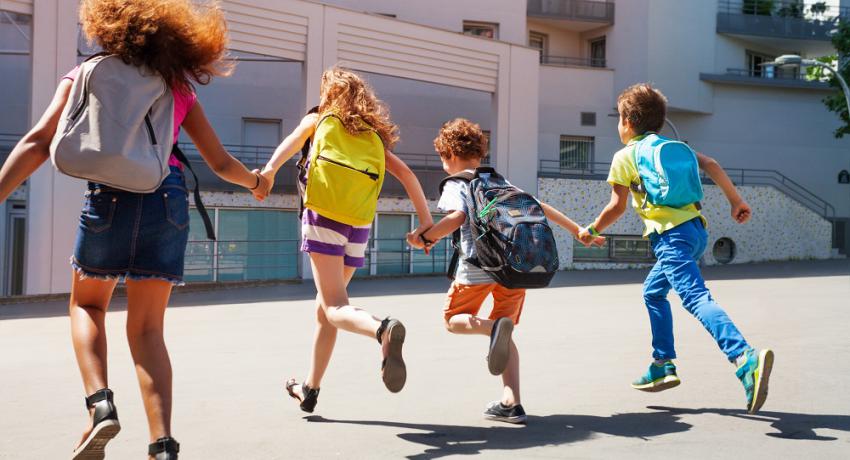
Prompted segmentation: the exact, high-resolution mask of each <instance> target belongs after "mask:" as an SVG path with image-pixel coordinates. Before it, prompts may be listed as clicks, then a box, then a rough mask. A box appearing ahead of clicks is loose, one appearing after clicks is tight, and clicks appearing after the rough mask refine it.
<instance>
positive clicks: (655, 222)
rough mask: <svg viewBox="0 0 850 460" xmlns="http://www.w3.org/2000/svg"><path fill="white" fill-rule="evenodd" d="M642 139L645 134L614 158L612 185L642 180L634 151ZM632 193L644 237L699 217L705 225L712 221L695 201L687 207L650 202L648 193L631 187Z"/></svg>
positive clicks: (609, 181)
mask: <svg viewBox="0 0 850 460" xmlns="http://www.w3.org/2000/svg"><path fill="white" fill-rule="evenodd" d="M641 139H643V136H638V137H635V138H634V139H632V140H631V141H629V143H628V145H626V146H625V147H623V148H622V149H620V150H619V151H618V152H617V153H615V154H614V159H613V160H612V161H611V171H609V172H608V183H609V184H611V185H622V186H623V187H629V189H631V184H637V183H639V182H640V176H639V175H638V171H637V165H636V164H635V158H634V155H633V154H632V150H634V148H635V143H637V142H638V141H639V140H641ZM631 192H632V206H634V208H635V211H637V214H638V216H640V218H641V220H643V223H644V225H645V226H646V230H644V232H643V236H647V235H649V234H651V233H658V234H661V233H664V232H666V231H667V230H670V229H671V228H673V227H676V226H677V225H680V224H683V223H685V222H687V221H689V220H691V219H693V218H695V217H699V218H700V219H702V222H703V224H704V225H707V224H708V222H707V221H706V220H705V217H703V216H702V214H701V213H700V212H699V209H697V207H696V205H695V204H689V205H687V206H685V207H683V208H671V207H668V206H656V205H654V204H652V203H650V202H648V201H646V202H645V194H643V193H638V192H636V191H634V190H631ZM644 202H645V203H644Z"/></svg>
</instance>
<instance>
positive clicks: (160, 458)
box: [148, 436, 180, 460]
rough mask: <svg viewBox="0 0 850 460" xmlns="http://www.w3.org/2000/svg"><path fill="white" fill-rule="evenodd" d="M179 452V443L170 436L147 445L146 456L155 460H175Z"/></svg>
mask: <svg viewBox="0 0 850 460" xmlns="http://www.w3.org/2000/svg"><path fill="white" fill-rule="evenodd" d="M178 452H180V443H179V442H177V440H176V439H174V438H172V437H171V436H166V437H164V438H159V439H157V440H156V442H154V443H151V444H148V455H150V456H151V457H153V458H154V459H155V460H177V453H178Z"/></svg>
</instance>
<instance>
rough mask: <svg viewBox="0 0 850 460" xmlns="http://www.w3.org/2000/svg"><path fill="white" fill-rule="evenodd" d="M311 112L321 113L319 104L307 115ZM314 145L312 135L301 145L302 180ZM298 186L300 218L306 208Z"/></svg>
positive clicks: (300, 176) (299, 175)
mask: <svg viewBox="0 0 850 460" xmlns="http://www.w3.org/2000/svg"><path fill="white" fill-rule="evenodd" d="M311 113H319V106H318V105H317V106H315V107H313V108H312V109H310V110H308V111H307V115H310V114H311ZM312 146H313V138H312V137H310V138H308V139H307V141H305V142H304V145H302V146H301V158H299V159H298V163H296V164H295V166H296V167H297V168H298V180H299V181H300V180H301V178H302V177H304V178H305V180H306V178H307V160H309V157H310V147H312ZM297 188H298V192H299V197H298V201H299V207H298V218H299V219H300V218H301V216H303V215H304V209H305V208H304V196H303V194H302V193H301V186H300V185H299V186H298V187H297Z"/></svg>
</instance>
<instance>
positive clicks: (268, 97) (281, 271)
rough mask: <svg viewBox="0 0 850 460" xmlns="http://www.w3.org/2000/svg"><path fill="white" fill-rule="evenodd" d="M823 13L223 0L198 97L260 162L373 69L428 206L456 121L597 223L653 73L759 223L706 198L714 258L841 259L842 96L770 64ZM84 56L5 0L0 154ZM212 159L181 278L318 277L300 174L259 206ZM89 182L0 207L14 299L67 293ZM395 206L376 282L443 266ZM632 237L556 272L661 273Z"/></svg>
mask: <svg viewBox="0 0 850 460" xmlns="http://www.w3.org/2000/svg"><path fill="white" fill-rule="evenodd" d="M811 3H814V2H808V1H807V2H806V4H802V6H798V5H797V3H796V2H794V1H791V0H774V1H771V2H767V1H766V0H758V1H756V0H743V1H740V0H739V1H735V0H729V1H727V0H700V1H681V0H618V1H613V2H611V1H609V2H602V1H586V0H528V1H527V2H526V1H524V0H463V1H452V2H450V1H447V0H432V1H430V2H396V1H389V0H357V1H355V0H326V1H324V2H321V3H319V2H305V1H299V0H240V1H239V2H229V1H223V2H222V4H223V6H224V8H225V9H226V10H227V12H228V21H229V27H230V31H231V49H232V51H233V52H232V54H233V55H234V57H235V58H237V59H238V60H239V62H238V65H237V68H236V72H235V73H234V75H233V76H232V77H230V78H226V79H218V80H215V81H214V82H213V84H211V85H210V86H208V87H201V88H198V94H199V98H200V101H201V103H202V104H204V108H205V110H206V111H207V113H208V115H209V116H210V119H211V120H212V121H213V124H214V126H215V127H216V129H217V131H218V132H219V135H220V137H221V138H222V140H223V142H225V143H226V144H228V145H229V146H230V150H231V151H232V152H233V153H234V154H235V155H237V156H239V157H240V158H241V159H243V161H245V162H246V163H247V164H248V165H249V166H254V165H255V164H257V163H264V162H265V160H266V159H267V158H268V155H269V154H270V152H271V150H272V148H273V146H274V145H276V144H277V143H278V142H279V141H280V139H282V137H283V136H284V135H285V134H286V133H287V132H288V131H289V130H290V129H292V128H293V127H294V126H295V124H296V123H297V121H298V119H299V118H300V117H301V115H302V114H303V113H304V112H305V111H306V109H307V108H308V107H310V106H312V105H315V104H316V102H317V100H318V84H319V78H318V77H319V75H320V74H321V71H322V70H323V69H324V68H326V67H328V66H330V65H334V64H336V63H339V64H341V65H343V66H346V67H349V68H352V69H354V70H357V71H359V72H362V73H364V74H365V75H366V77H367V78H368V79H369V81H370V82H371V83H372V84H373V86H374V87H375V88H376V90H377V92H378V94H379V96H380V97H381V98H382V99H384V100H385V101H386V102H388V103H389V105H390V107H391V109H392V113H393V117H394V119H395V121H396V122H397V123H398V124H399V125H400V128H401V134H402V142H401V143H400V144H399V146H398V148H397V149H396V151H397V153H399V154H400V155H401V156H402V157H403V158H405V159H406V160H407V161H408V162H409V163H410V164H411V166H412V167H413V168H414V169H415V170H416V171H417V173H418V175H419V176H420V180H421V181H422V182H423V186H424V187H425V189H426V193H427V194H428V195H429V196H430V198H432V199H433V198H436V184H437V182H438V180H439V179H440V178H441V177H442V176H443V173H442V172H441V170H440V167H439V161H438V159H437V157H436V154H434V152H433V147H432V145H431V141H432V139H433V138H434V136H435V135H436V133H437V130H438V128H439V126H440V125H441V124H442V122H443V121H445V120H447V119H450V118H453V117H457V116H463V117H467V118H470V119H473V120H474V121H476V122H478V123H480V124H481V125H482V127H483V128H484V129H485V130H487V131H489V132H490V136H491V140H492V146H491V153H492V160H491V161H492V163H493V164H494V165H495V166H496V167H497V168H498V169H499V170H501V171H503V172H505V173H506V174H507V175H508V176H509V178H510V179H511V180H512V181H513V182H514V183H516V184H519V185H521V186H522V187H524V188H526V189H528V190H535V191H537V192H538V193H539V195H540V197H541V198H542V199H543V200H545V201H548V202H550V203H552V204H553V205H557V206H558V207H559V208H561V209H563V210H565V212H566V213H567V214H568V215H570V216H571V217H574V218H575V219H576V220H578V221H579V222H581V223H586V222H587V221H589V220H590V219H592V218H593V216H595V214H596V213H597V212H598V211H599V209H600V208H601V207H602V206H603V205H604V203H605V202H606V200H607V197H608V193H609V191H608V189H607V184H605V183H604V181H603V180H601V179H604V176H605V173H606V172H607V164H605V163H606V162H609V161H610V159H611V157H612V155H613V153H614V152H615V151H616V150H617V149H619V148H620V147H621V145H620V142H619V140H618V138H617V134H616V118H614V117H611V116H610V115H611V114H612V113H615V112H616V110H615V99H616V95H617V94H618V93H619V92H620V91H621V90H622V89H623V88H625V87H626V86H628V85H630V84H633V83H637V82H642V81H650V82H652V83H654V84H655V85H656V86H657V87H659V88H660V89H661V90H662V91H664V93H665V94H666V95H667V97H668V98H669V100H670V114H669V118H670V120H671V122H672V123H673V124H674V125H675V126H676V127H677V128H678V131H679V132H680V134H681V137H682V138H683V139H685V140H687V141H688V142H689V143H690V144H691V145H693V146H694V147H695V148H697V150H700V151H703V152H705V153H707V154H710V155H712V156H714V157H716V158H717V159H718V160H719V161H720V162H721V164H723V165H724V167H726V168H727V170H728V171H729V173H730V176H732V178H733V180H735V181H736V183H738V184H739V185H740V186H741V188H742V193H743V194H744V195H745V197H746V198H747V199H748V200H749V201H750V202H751V204H753V205H754V208H755V214H754V219H753V222H752V223H751V224H748V225H746V226H735V225H732V224H731V222H730V219H729V218H728V216H727V214H728V206H727V205H726V204H725V202H724V201H723V199H722V196H721V194H720V193H719V191H718V190H716V187H713V186H709V187H707V197H706V203H705V204H706V214H707V215H708V217H709V220H710V229H709V230H710V235H711V239H712V241H711V244H712V245H713V248H714V251H710V253H709V254H707V255H706V259H705V261H706V263H717V262H721V263H723V262H732V263H742V262H750V261H760V260H782V259H796V258H827V257H831V256H833V254H834V253H836V252H837V251H838V250H839V249H835V250H834V249H833V246H835V248H842V249H840V250H842V251H843V250H844V249H843V248H846V247H847V239H848V235H847V232H846V230H845V229H846V225H847V224H846V223H847V222H848V220H850V185H845V184H839V183H838V180H837V177H838V175H839V172H840V171H841V170H850V151H848V147H850V143H848V141H847V140H837V139H835V138H834V137H833V135H832V132H833V131H834V129H835V128H836V127H837V126H839V122H838V118H837V116H836V115H835V114H832V113H830V112H828V111H827V110H826V109H825V107H824V106H823V104H822V103H821V99H822V98H823V97H824V96H826V95H827V94H829V92H830V91H832V89H830V88H829V87H828V86H827V85H826V84H825V83H821V82H811V81H806V80H805V79H803V78H800V74H799V72H796V71H788V70H779V69H773V68H771V67H764V66H761V65H759V64H761V63H762V62H766V61H770V60H772V58H774V57H776V56H778V55H781V54H786V53H798V54H802V55H804V56H806V57H817V56H822V55H828V54H831V53H834V50H833V49H832V47H831V43H830V41H829V36H828V33H829V30H831V29H832V24H834V21H835V20H838V19H836V17H837V16H838V15H839V13H840V12H843V10H841V9H839V5H838V2H837V1H832V2H828V4H827V8H826V10H825V11H823V12H821V11H820V10H819V9H818V8H817V7H815V9H814V10H813V9H812V5H811ZM470 35H477V36H470ZM90 52H91V50H90V49H88V46H87V45H86V44H85V43H84V42H83V41H82V40H80V39H79V33H78V26H77V24H76V14H75V5H74V2H69V1H64V0H34V1H33V0H0V71H2V76H3V78H2V81H3V84H2V85H0V102H1V103H2V106H3V108H4V110H2V111H0V152H4V156H5V153H7V152H8V148H9V147H10V146H11V145H12V144H13V143H14V142H15V141H16V139H17V137H19V136H20V134H21V133H23V132H25V130H26V129H27V128H28V127H29V126H30V124H31V123H32V122H33V121H34V120H35V119H37V117H38V116H39V115H40V113H41V111H42V110H43V108H44V107H45V106H46V105H47V103H48V101H49V100H50V97H51V96H52V92H53V89H54V88H55V85H56V82H57V81H58V78H59V77H60V76H61V75H62V74H64V73H65V72H67V71H68V70H69V69H70V68H72V67H73V66H74V65H75V64H76V63H77V62H78V61H79V60H81V59H83V58H84V56H85V55H86V54H88V53H90ZM671 134H672V133H671ZM4 148H5V151H4V150H3V149H4ZM186 150H187V153H189V154H190V155H191V154H192V153H193V151H192V149H191V148H187V149H186ZM802 164H805V167H800V165H802ZM199 167H200V169H202V170H204V171H205V172H204V173H203V174H202V179H201V182H202V189H203V190H204V191H205V193H204V194H205V202H206V204H207V206H208V207H211V208H214V209H215V218H216V223H217V230H218V235H219V241H217V242H215V243H212V242H208V241H205V240H204V233H203V231H202V226H201V225H200V222H199V221H198V220H196V219H195V217H197V216H196V215H194V213H193V227H192V228H193V229H192V236H191V237H190V240H192V241H194V242H192V243H190V245H189V248H188V250H187V252H188V256H189V257H187V272H186V274H187V278H188V279H191V280H197V281H201V280H204V281H229V280H252V279H269V278H291V277H299V276H305V277H306V276H309V273H305V272H303V270H302V266H303V265H304V264H303V257H302V255H300V254H299V253H298V251H297V249H298V245H297V239H298V224H297V215H296V212H295V210H296V209H297V198H296V196H295V195H294V188H293V178H294V172H293V168H291V167H287V168H285V169H284V170H282V173H281V174H282V176H281V178H280V179H279V180H278V184H279V185H277V186H276V192H279V193H276V194H275V195H274V196H273V198H272V199H270V200H267V201H266V202H265V203H262V204H257V203H256V202H254V201H253V199H252V198H251V197H250V195H248V194H245V193H242V192H240V191H239V190H236V189H235V188H234V187H231V186H229V185H228V184H224V183H223V182H221V181H220V180H218V179H217V178H215V177H214V176H213V175H212V174H211V173H210V172H209V171H208V170H206V168H204V167H203V166H199ZM83 188H84V184H83V183H81V182H80V181H77V180H75V179H70V178H67V177H65V176H62V175H60V174H57V173H56V172H54V171H53V170H52V169H50V167H49V166H45V167H43V168H42V169H40V170H39V171H38V173H37V174H36V175H35V176H34V177H33V178H32V180H31V181H29V183H28V184H27V185H26V186H25V187H23V188H22V189H21V190H19V191H18V192H16V194H15V196H14V197H13V199H12V200H9V201H8V202H7V203H6V204H4V205H2V207H0V211H2V216H3V219H4V220H3V222H2V225H0V236H2V238H0V240H2V241H4V242H5V244H4V245H3V247H0V275H2V278H0V280H2V282H0V286H2V287H3V291H2V293H4V294H7V295H8V294H18V293H27V294H38V293H50V292H66V291H67V290H68V286H69V285H70V283H69V280H70V268H69V267H68V265H67V263H68V257H69V255H70V253H71V249H72V245H73V236H74V232H75V229H76V220H77V218H78V212H79V206H80V203H81V195H82V190H83ZM400 196H403V191H402V189H401V187H400V186H399V185H398V184H397V183H395V182H393V181H389V180H388V182H387V184H386V186H385V191H384V193H383V198H382V199H381V202H380V204H379V216H378V218H377V220H376V224H375V229H374V231H373V242H372V243H371V244H372V248H373V250H372V251H371V258H370V262H369V265H368V266H367V268H364V269H363V273H362V274H363V275H369V274H372V275H383V274H404V273H428V272H441V271H442V270H444V268H445V259H446V257H445V256H446V253H447V252H448V249H447V248H442V249H441V250H438V251H435V253H436V254H437V255H436V256H435V257H427V256H424V255H423V254H421V253H418V252H413V251H410V250H409V249H408V248H407V247H406V246H405V245H404V244H403V242H402V238H403V236H404V233H405V232H407V231H408V230H409V229H410V228H412V227H413V226H414V225H415V219H414V217H413V215H412V208H411V207H410V206H409V204H407V203H406V201H405V200H403V199H399V197H400ZM433 204H434V203H433V202H432V205H433ZM833 227H834V228H835V230H834V231H833ZM640 230H641V228H640V224H639V222H638V221H637V219H636V218H635V217H634V216H633V215H630V216H629V217H628V218H627V219H624V220H623V221H622V222H621V223H618V224H617V226H615V227H614V228H613V229H612V230H611V232H612V234H613V235H614V237H613V238H612V239H611V244H610V247H608V248H604V249H596V250H586V249H583V248H580V249H575V251H574V247H573V244H572V242H571V241H570V239H569V238H567V237H566V235H565V234H564V233H563V232H561V233H560V234H559V250H560V252H561V259H562V265H563V266H565V267H573V268H586V267H596V266H604V267H614V266H622V265H624V264H626V265H628V264H634V263H646V262H649V261H651V255H650V254H649V251H648V247H647V244H646V242H645V241H643V240H641V239H640V237H639V235H640V233H641V232H640ZM833 234H834V235H835V242H834V243H835V244H833V241H832V239H833V236H832V235H833ZM308 271H309V270H308Z"/></svg>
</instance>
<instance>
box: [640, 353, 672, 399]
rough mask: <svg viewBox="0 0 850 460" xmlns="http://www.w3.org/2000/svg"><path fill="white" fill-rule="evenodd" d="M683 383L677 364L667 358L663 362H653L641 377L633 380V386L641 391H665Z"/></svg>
mask: <svg viewBox="0 0 850 460" xmlns="http://www.w3.org/2000/svg"><path fill="white" fill-rule="evenodd" d="M680 383H682V381H681V380H679V377H678V376H677V375H676V365H675V364H673V361H670V360H667V361H664V362H663V363H661V364H656V363H655V362H653V363H652V364H650V365H649V370H648V371H646V374H644V375H643V376H642V377H641V378H639V379H637V380H635V381H634V382H632V388H634V389H635V390H640V391H649V392H653V393H654V392H656V391H664V390H667V389H670V388H673V387H675V386H679V384H680Z"/></svg>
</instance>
